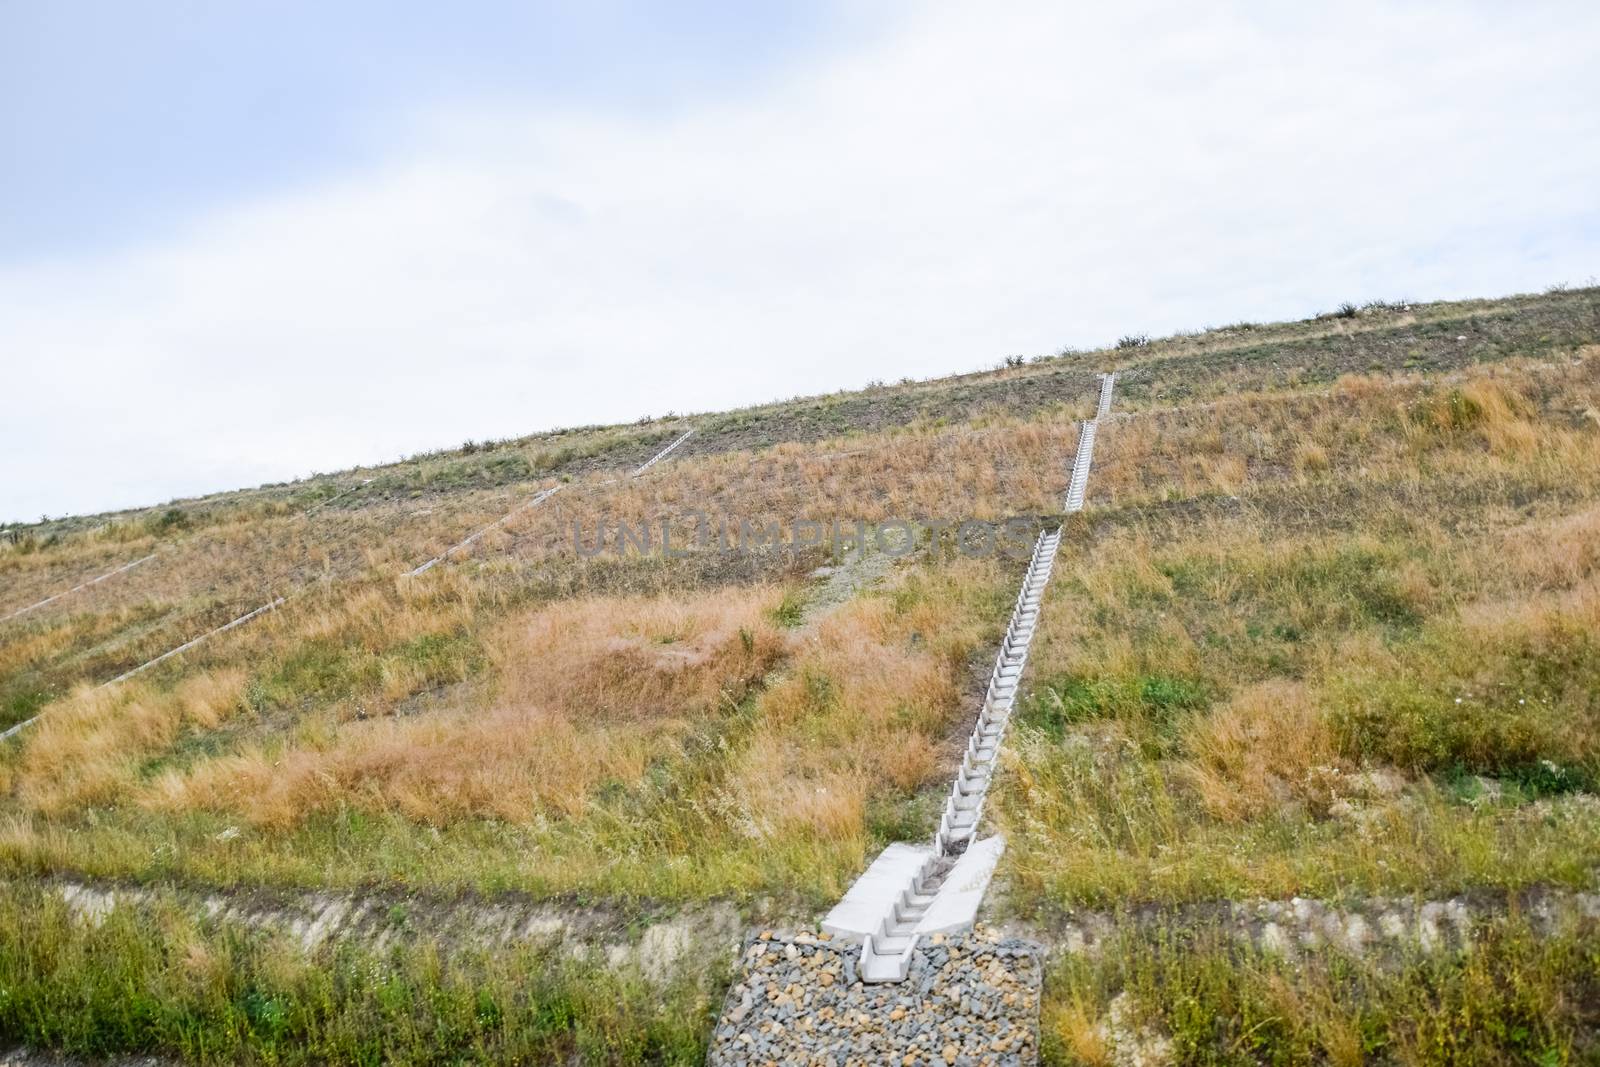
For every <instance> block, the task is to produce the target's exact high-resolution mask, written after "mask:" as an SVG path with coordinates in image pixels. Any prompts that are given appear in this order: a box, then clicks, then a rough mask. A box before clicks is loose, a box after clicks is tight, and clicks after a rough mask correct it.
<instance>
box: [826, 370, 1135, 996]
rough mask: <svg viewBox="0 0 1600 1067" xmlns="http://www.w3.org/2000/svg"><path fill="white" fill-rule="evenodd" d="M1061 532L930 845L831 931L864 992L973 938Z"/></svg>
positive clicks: (1085, 438)
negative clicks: (856, 944) (1001, 777)
mask: <svg viewBox="0 0 1600 1067" xmlns="http://www.w3.org/2000/svg"><path fill="white" fill-rule="evenodd" d="M1115 380H1116V376H1115V375H1114V374H1103V375H1101V377H1100V395H1099V400H1098V403H1097V405H1096V414H1095V417H1094V418H1092V419H1089V420H1087V421H1085V422H1084V423H1083V425H1082V427H1081V430H1080V432H1079V437H1078V450H1077V454H1076V455H1075V456H1074V457H1073V464H1072V473H1071V478H1070V480H1069V483H1068V489H1067V499H1066V503H1065V507H1064V510H1065V511H1066V512H1068V513H1072V512H1076V511H1081V510H1082V509H1083V502H1084V497H1085V494H1086V492H1087V489H1088V481H1089V468H1090V465H1091V464H1092V463H1093V462H1094V440H1095V432H1096V430H1097V428H1098V425H1099V420H1100V418H1101V417H1103V416H1104V415H1106V414H1107V413H1108V412H1109V411H1110V409H1111V395H1112V389H1113V388H1114V385H1115ZM1061 536H1062V528H1061V527H1057V528H1056V529H1055V530H1054V531H1051V532H1048V533H1042V534H1040V535H1039V538H1038V540H1037V541H1036V542H1035V543H1034V547H1033V555H1032V556H1031V557H1030V559H1029V561H1028V569H1027V572H1026V573H1025V574H1024V575H1023V579H1022V588H1021V589H1020V590H1019V591H1018V593H1017V601H1016V605H1015V607H1014V608H1013V609H1012V612H1011V620H1010V622H1009V623H1008V625H1007V626H1006V635H1005V638H1004V640H1002V641H1001V643H1000V650H999V652H998V654H997V655H996V657H995V665H994V670H993V671H992V672H991V673H990V675H989V687H988V691H987V693H986V694H985V696H984V700H983V706H982V707H981V708H980V709H979V712H978V719H977V723H976V724H975V725H974V727H973V730H972V736H971V738H970V739H969V740H968V742H967V748H966V751H965V752H964V753H963V754H962V757H961V766H960V767H959V768H958V769H957V771H956V775H955V779H954V781H953V782H952V783H951V786H950V793H949V795H948V796H947V797H946V798H945V804H944V810H943V812H942V813H941V815H940V818H939V828H938V830H937V831H936V832H935V834H934V838H933V842H932V844H930V845H909V844H905V843H897V844H894V845H890V846H889V848H887V849H885V850H884V852H883V854H882V855H880V856H879V857H878V859H877V860H875V861H874V862H873V863H872V865H871V866H870V867H868V869H867V871H866V873H865V874H863V875H862V876H861V878H860V879H858V880H857V881H856V883H855V884H854V885H852V886H851V888H850V890H849V891H848V892H847V893H846V894H845V897H844V899H843V900H841V901H840V902H839V903H838V904H837V905H836V906H835V907H834V908H833V910H832V911H830V912H829V913H828V916H827V918H825V919H824V920H823V929H824V930H825V931H827V932H828V933H829V934H830V935H832V936H836V937H841V938H845V939H856V938H859V939H860V941H861V960H860V965H859V967H858V972H859V974H860V976H861V979H862V981H864V982H899V981H903V980H904V979H905V977H906V974H907V972H908V970H909V969H910V966H911V961H912V954H913V953H914V952H915V951H916V948H917V944H918V942H919V940H920V939H922V938H924V937H927V936H930V935H932V934H936V933H937V934H953V933H961V932H964V931H966V930H970V929H971V928H972V925H973V922H974V921H975V919H976V917H977V912H978V906H979V905H980V904H981V903H982V901H983V896H984V893H985V891H986V890H987V888H988V884H989V879H990V877H991V876H992V875H993V872H994V868H995V866H996V864H998V862H999V859H1000V854H1001V852H1002V851H1003V850H1004V848H1005V842H1004V839H1002V838H1000V837H991V838H988V839H987V840H982V841H980V840H978V836H977V834H978V825H979V822H980V821H981V820H982V818H983V806H984V802H985V800H986V799H987V797H988V793H989V786H990V784H991V783H992V782H993V780H994V772H995V768H996V767H997V766H998V762H999V757H1000V746H1001V743H1002V742H1003V740H1004V739H1005V732H1006V726H1007V724H1008V723H1009V722H1010V719H1011V710H1012V707H1013V706H1014V705H1015V703H1016V698H1017V692H1018V690H1019V687H1020V686H1021V683H1022V675H1023V672H1024V671H1025V670H1026V669H1027V665H1028V648H1029V645H1030V644H1031V643H1032V641H1033V637H1034V634H1035V633H1036V632H1037V631H1038V624H1039V614H1040V610H1041V608H1042V606H1043V602H1044V591H1045V587H1046V586H1047V585H1049V583H1050V573H1051V569H1052V568H1053V566H1054V564H1055V557H1056V552H1057V551H1058V550H1059V549H1060V547H1061Z"/></svg>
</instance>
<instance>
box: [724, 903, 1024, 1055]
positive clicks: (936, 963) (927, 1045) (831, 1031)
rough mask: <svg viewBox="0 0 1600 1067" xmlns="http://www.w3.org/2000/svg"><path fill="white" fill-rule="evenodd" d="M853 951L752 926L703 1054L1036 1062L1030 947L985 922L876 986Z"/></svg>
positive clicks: (934, 941) (922, 952)
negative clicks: (903, 975) (860, 972)
mask: <svg viewBox="0 0 1600 1067" xmlns="http://www.w3.org/2000/svg"><path fill="white" fill-rule="evenodd" d="M756 946H759V947H760V948H761V949H764V950H765V951H753V949H754V948H755V947H756ZM859 953H860V948H859V946H856V945H849V944H841V943H830V941H829V939H828V938H827V936H826V935H822V934H817V933H813V932H810V931H798V932H794V933H786V932H780V931H776V930H763V931H761V932H760V933H759V934H758V935H756V936H755V937H754V938H752V939H751V940H750V943H749V945H747V948H746V951H745V953H744V954H743V955H742V956H741V957H740V960H739V972H738V973H737V975H736V976H735V980H734V982H733V985H732V986H731V987H730V988H729V990H728V996H727V1000H726V1002H725V1006H724V1008H723V1012H722V1015H721V1016H720V1017H719V1018H718V1025H717V1026H716V1028H715V1029H714V1030H713V1032H712V1039H711V1049H710V1052H709V1054H708V1055H707V1057H706V1062H707V1063H708V1064H713V1065H722V1064H765V1063H775V1064H824V1063H827V1064H834V1065H835V1067H850V1065H854V1064H860V1065H866V1064H872V1065H876V1064H885V1063H899V1064H903V1065H905V1067H910V1065H912V1064H924V1065H928V1067H937V1065H938V1064H941V1063H942V1064H946V1065H952V1064H975V1065H994V1067H1000V1065H1008V1067H1009V1065H1012V1064H1037V1063H1038V1061H1039V987H1040V983H1041V977H1042V976H1041V966H1040V960H1041V956H1042V953H1041V950H1040V948H1039V946H1038V945H1035V944H1032V943H1030V942H1026V941H1022V940H1019V939H1015V938H1001V937H1000V936H999V935H998V934H996V933H994V932H993V931H991V930H988V929H987V928H985V927H983V926H979V927H978V929H977V930H975V931H973V932H972V933H969V934H965V935H959V936H949V937H934V938H929V939H927V941H926V942H925V943H924V944H922V945H919V946H918V949H917V951H916V953H915V955H914V956H913V958H912V962H911V973H910V975H909V976H908V978H907V980H906V981H904V982H899V983H886V984H882V985H876V984H875V985H867V984H865V983H862V982H860V981H858V980H857V975H856V970H855V958H856V957H857V955H858V954H859Z"/></svg>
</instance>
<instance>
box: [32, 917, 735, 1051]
mask: <svg viewBox="0 0 1600 1067" xmlns="http://www.w3.org/2000/svg"><path fill="white" fill-rule="evenodd" d="M721 979H722V976H721V975H714V974H704V973H701V974H695V975H687V976H685V977H684V978H683V979H681V980H680V981H679V982H678V983H677V984H675V985H672V986H668V987H665V988H657V987H653V986H650V985H648V984H647V983H646V982H645V981H644V980H643V979H642V978H641V977H640V976H639V975H637V974H636V973H630V972H626V971H622V972H612V971H608V970H605V969H603V968H602V967H601V966H600V965H599V964H597V963H592V962H583V961H576V960H573V959H570V958H567V957H564V956H563V955H561V954H559V953H557V952H555V951H543V950H538V949H533V948H523V947H516V948H510V949H500V950H497V951H495V952H492V953H490V952H487V951H481V950H474V949H461V950H458V951H453V952H449V953H448V954H446V953H444V952H442V951H441V950H440V949H439V948H438V947H437V946H435V945H433V944H431V943H421V944H411V945H401V946H398V947H395V948H392V949H391V950H389V951H385V952H374V951H371V950H367V949H364V948H362V947H360V946H357V945H354V944H349V943H341V944H340V945H338V946H336V947H334V948H331V949H323V950H321V951H319V952H318V953H317V954H315V955H314V956H310V957H308V956H306V955H304V954H303V953H302V952H301V951H300V949H299V948H298V947H297V946H295V945H293V944H290V943H288V942H287V940H286V939H283V938H281V937H278V936H275V935H273V934H271V933H268V932H264V931H260V930H247V929H243V928H240V927H237V926H231V925H222V924H217V923H212V922H202V921H200V920H197V919H196V918H194V917H193V916H192V915H190V914H189V913H187V912H186V911H185V910H183V909H182V908H181V907H179V906H178V905H176V904H174V903H170V902H163V903H158V904H155V905H152V906H145V905H140V906H139V907H138V909H137V910H135V909H133V908H130V907H127V906H119V907H118V908H116V909H115V910H113V911H112V912H111V914H110V915H109V916H108V917H107V918H106V919H105V921H104V922H103V923H102V924H101V925H99V926H98V927H96V926H91V925H89V924H87V923H85V922H84V921H82V920H81V919H77V918H75V917H74V916H73V915H72V913H71V911H70V909H69V908H68V907H67V906H66V905H65V904H64V903H63V902H62V901H61V900H60V898H59V897H57V896H56V895H55V894H54V893H52V892H50V891H49V890H48V889H43V888H39V887H34V886H15V885H13V886H10V887H8V888H7V892H6V893H5V895H4V898H3V899H0V1036H3V1037H4V1039H5V1040H8V1041H14V1042H20V1043H23V1044H26V1045H28V1046H30V1047H35V1048H46V1049H56V1050H60V1051H63V1052H67V1053H71V1054H74V1055H80V1056H92V1057H100V1056H110V1055H119V1054H157V1055H162V1056H172V1057H177V1058H179V1059H182V1060H184V1061H185V1062H190V1063H205V1064H233V1063H242V1062H266V1063H279V1064H324V1063H340V1064H345V1063H348V1064H380V1063H382V1064H466V1063H556V1062H570V1061H574V1060H577V1061H581V1062H585V1063H608V1064H636V1063H683V1064H688V1063H697V1062H699V1061H700V1058H701V1056H702V1055H703V1040H704V1035H705V1033H706V1032H707V1027H708V1026H709V1023H710V1017H711V1012H712V1011H713V1010H714V1006H715V1003H716V998H717V996H718V994H719V993H720V985H719V983H720V981H721Z"/></svg>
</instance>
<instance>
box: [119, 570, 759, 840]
mask: <svg viewBox="0 0 1600 1067" xmlns="http://www.w3.org/2000/svg"><path fill="white" fill-rule="evenodd" d="M780 598H781V593H780V591H778V590H775V589H771V588H765V587H758V588H750V589H736V590H719V591H715V592H711V593H705V594H701V595H699V596H696V597H693V598H688V599H679V600H666V599H661V598H657V599H653V600H640V599H636V598H592V599H586V600H578V601H569V602H562V603H558V604H554V605H551V606H549V607H546V608H543V609H540V610H538V611H535V612H532V613H530V614H528V615H524V616H520V617H516V618H513V619H511V620H509V621H507V622H506V623H505V624H503V625H502V626H501V628H500V629H499V631H498V632H497V634H496V635H495V637H494V638H493V639H492V641H491V648H492V655H493V658H494V660H495V662H496V663H497V664H498V666H499V668H500V672H499V674H498V675H497V685H496V687H495V690H494V693H493V696H492V697H491V698H490V699H489V703H488V705H487V707H485V708H481V709H475V708H470V707H469V708H467V709H464V710H460V711H443V712H436V713H430V714H425V715H420V716H416V717H413V718H407V719H401V720H392V719H391V720H383V721H368V722H347V723H345V724H343V725H342V726H340V727H339V728H338V729H337V730H336V731H331V732H329V733H327V734H326V735H324V736H323V737H320V738H315V739H309V740H307V741H305V742H298V743H290V744H288V745H283V746H279V745H252V746H250V747H248V748H246V749H245V750H243V751H241V752H239V753H237V754H233V755H229V756H224V757H219V758H216V759H211V760H206V761H203V762H201V763H199V764H198V765H196V766H195V767H194V768H192V769H191V770H188V771H170V772H167V773H166V774H164V775H162V776H161V777H160V778H158V779H157V780H156V782H155V783H153V785H152V786H151V788H150V789H149V790H148V791H147V792H146V793H145V795H144V798H143V799H144V801H145V803H147V804H149V805H151V806H153V807H156V808H159V809H161V810H167V811H181V810H185V809H188V808H199V809H205V810H213V811H226V812H231V813H234V814H237V815H239V816H240V817H241V818H244V819H247V820H249V821H251V822H253V823H256V824H259V825H265V826H287V825H290V824H292V823H294V822H296V821H299V820H302V819H304V818H306V817H307V816H309V815H311V814H312V813H315V812H319V811H328V810H333V809H336V808H338V807H340V806H343V805H348V806H353V807H356V808H362V809H366V810H372V811H394V812H398V813H400V814H403V815H405V816H406V817H408V818H412V819H416V820H419V821H424V822H429V823H435V824H437V823H443V822H447V821H449V820H451V819H456V818H461V817H466V816H492V817H496V818H500V819H504V820H506V821H510V822H516V823H526V822H530V821H533V820H536V819H538V818H540V817H542V816H544V815H545V814H548V813H559V814H563V815H568V816H575V815H579V814H581V813H582V811H583V810H584V807H585V806H586V804H587V803H588V800H589V797H590V794H591V793H592V791H593V790H594V788H595V787H596V786H597V785H598V784H599V783H601V782H603V781H608V780H616V781H619V782H623V783H630V782H634V781H637V780H638V779H639V777H640V776H641V775H642V774H643V773H644V771H645V769H646V767H647V766H648V765H649V763H650V761H651V760H652V759H657V758H662V757H665V756H667V755H670V754H671V753H672V752H673V751H674V750H675V744H676V738H677V737H678V736H679V734H680V733H681V730H682V729H683V728H684V727H685V726H686V725H687V724H688V723H689V722H690V721H692V720H693V719H695V718H697V717H702V716H705V715H708V714H711V713H714V712H716V711H717V710H719V708H721V707H724V706H726V705H728V704H731V703H736V702H737V701H739V700H740V699H742V698H743V696H744V694H745V692H746V691H747V690H748V689H749V687H750V686H752V685H754V684H756V683H757V682H758V681H759V680H760V679H761V678H762V677H764V676H765V675H766V673H767V672H768V671H769V670H770V669H771V668H772V666H773V665H774V664H775V663H776V662H777V660H778V659H779V657H780V656H781V654H782V652H783V647H784V645H783V640H782V637H781V635H780V634H779V633H778V631H777V629H776V627H775V625H774V623H773V622H772V621H771V612H772V610H773V608H774V607H775V606H776V605H777V603H778V602H779V600H780ZM378 603H379V602H377V601H375V602H373V603H372V604H370V605H368V606H369V607H375V606H377V604H378ZM361 615H362V613H361V612H357V613H356V616H357V617H360V616H361Z"/></svg>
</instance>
